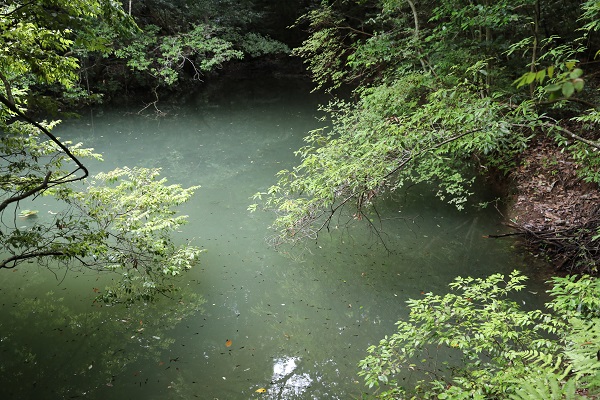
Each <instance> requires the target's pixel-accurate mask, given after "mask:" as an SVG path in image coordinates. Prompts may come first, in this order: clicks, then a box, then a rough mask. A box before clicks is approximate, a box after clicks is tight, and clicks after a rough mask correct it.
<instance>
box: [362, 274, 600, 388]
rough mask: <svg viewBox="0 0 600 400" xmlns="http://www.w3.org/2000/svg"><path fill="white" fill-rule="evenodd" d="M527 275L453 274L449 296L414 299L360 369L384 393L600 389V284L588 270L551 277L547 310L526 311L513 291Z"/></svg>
mask: <svg viewBox="0 0 600 400" xmlns="http://www.w3.org/2000/svg"><path fill="white" fill-rule="evenodd" d="M525 279H526V278H525V277H524V276H522V275H520V274H519V273H518V272H516V271H515V272H513V273H512V274H511V275H510V276H508V277H505V276H503V275H500V274H497V275H492V276H490V277H488V278H485V279H480V278H479V279H473V278H456V279H455V281H454V282H453V283H452V284H450V287H451V289H452V292H451V293H449V294H446V295H445V296H439V295H434V294H432V293H427V294H426V295H425V297H424V298H422V299H419V300H409V301H408V306H409V308H410V316H409V318H408V320H407V321H400V322H398V324H397V325H398V331H397V332H396V333H394V334H393V335H391V336H389V337H386V338H385V339H383V340H381V342H380V343H379V344H378V345H376V346H371V347H370V348H369V349H368V352H369V355H368V356H367V357H366V358H365V359H364V360H362V361H361V362H360V367H361V372H360V375H362V376H364V377H365V381H366V383H367V384H368V385H369V387H374V386H375V387H380V388H381V389H382V391H381V392H379V393H378V397H379V398H383V399H394V398H420V399H423V398H438V399H505V398H511V399H577V398H586V397H587V396H588V395H589V396H590V397H591V396H592V395H593V394H599V393H600V359H599V357H598V346H597V344H598V339H599V337H600V319H599V316H600V308H599V306H600V303H599V302H598V299H599V298H600V284H599V283H598V281H597V280H595V279H593V278H590V277H589V276H582V277H580V278H577V277H570V278H555V279H554V288H553V289H552V294H553V296H554V299H553V300H552V301H551V302H550V303H549V304H548V308H549V311H552V312H551V313H548V312H542V311H540V310H533V311H526V310H523V309H522V307H521V306H519V304H518V303H517V302H516V301H515V300H513V299H511V298H510V297H509V296H514V292H517V291H521V290H523V289H524V288H525V285H524V284H523V281H524V280H525ZM444 360H445V361H444ZM401 378H402V379H401Z"/></svg>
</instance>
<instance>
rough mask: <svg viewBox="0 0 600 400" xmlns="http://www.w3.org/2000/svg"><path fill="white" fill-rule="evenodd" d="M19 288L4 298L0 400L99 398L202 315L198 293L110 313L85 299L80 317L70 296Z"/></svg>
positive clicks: (25, 285)
mask: <svg viewBox="0 0 600 400" xmlns="http://www.w3.org/2000/svg"><path fill="white" fill-rule="evenodd" d="M11 279H12V283H13V284H14V283H16V282H17V281H18V280H19V279H18V277H17V276H14V274H13V276H12V277H11ZM4 283H6V282H4ZM18 283H19V284H20V285H23V286H22V287H21V288H19V289H22V288H27V292H25V291H23V290H19V289H17V291H18V292H21V293H20V294H18V295H15V296H14V297H13V298H14V299H15V300H17V301H15V302H13V303H12V304H11V303H7V300H8V298H7V296H6V295H7V294H8V292H9V291H10V290H9V288H7V287H6V286H4V290H3V293H2V294H3V296H2V297H1V298H2V301H3V302H4V304H2V308H3V311H4V312H3V313H2V315H1V319H0V332H1V335H2V337H1V340H0V373H1V375H2V378H1V382H2V385H0V398H2V399H11V400H18V399H34V398H35V399H60V398H75V397H80V396H86V397H88V398H97V397H96V395H97V392H99V391H102V390H111V389H112V388H113V387H114V386H115V385H118V384H120V383H121V382H122V381H124V380H129V379H130V378H131V376H130V375H129V373H126V372H125V371H127V370H128V369H129V368H131V366H133V365H137V364H139V363H146V364H147V363H148V362H150V363H152V364H154V363H160V362H161V361H160V358H161V355H162V354H164V352H165V351H167V350H168V349H169V348H170V347H171V346H172V345H173V344H174V343H175V342H176V340H175V338H174V337H172V335H171V333H170V332H171V331H172V330H173V329H174V328H175V327H176V326H177V324H179V323H180V322H181V321H182V320H184V319H185V318H188V317H189V316H190V315H192V314H197V313H199V312H201V306H202V304H203V302H204V300H203V299H202V298H201V296H199V295H197V294H195V293H189V292H188V293H184V292H182V293H181V297H180V298H178V299H176V302H175V304H173V303H171V302H170V301H169V302H157V303H154V304H137V305H134V306H132V307H127V308H125V307H116V306H115V307H106V306H104V305H102V304H99V303H94V302H93V300H92V298H93V297H92V296H85V297H84V298H83V299H82V298H80V299H79V300H80V301H81V302H87V305H88V306H87V307H85V308H87V310H83V311H82V310H81V308H80V306H81V304H80V305H77V304H73V298H71V299H70V300H71V301H69V302H67V301H65V299H64V297H63V295H64V293H57V292H55V291H48V292H46V293H44V294H36V292H37V293H39V291H40V289H42V288H41V287H40V286H39V285H31V284H29V283H28V282H26V281H22V282H18ZM80 283H84V284H85V280H84V282H81V281H80ZM94 284H95V285H97V284H98V282H94ZM35 286H37V287H35ZM41 286H44V285H41ZM28 292H29V293H31V295H30V296H28V295H27V294H25V293H28ZM61 292H62V290H61ZM90 292H91V293H94V292H93V291H91V290H90ZM73 295H74V294H73V293H71V294H70V296H73ZM159 316H160V317H159Z"/></svg>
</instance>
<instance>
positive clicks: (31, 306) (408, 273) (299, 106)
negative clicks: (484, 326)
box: [0, 77, 544, 399]
mask: <svg viewBox="0 0 600 400" xmlns="http://www.w3.org/2000/svg"><path fill="white" fill-rule="evenodd" d="M309 92H310V85H309V84H307V83H306V82H302V81H297V80H289V79H276V78H268V79H267V78H265V79H260V78H256V77H255V78H253V79H237V80H229V81H227V82H223V83H220V84H212V85H206V86H205V88H204V89H203V90H202V91H201V93H199V94H197V95H190V96H188V98H185V99H180V100H179V101H169V102H164V103H161V104H159V107H160V108H161V109H162V111H164V112H166V113H167V115H166V116H165V117H162V118H158V119H157V118H150V117H149V116H148V113H146V114H145V116H144V115H139V114H137V111H138V110H139V109H141V108H143V106H144V104H143V103H141V102H140V103H139V104H129V105H128V106H127V107H121V108H106V109H99V108H97V109H93V110H89V111H86V112H84V113H83V116H82V118H81V119H78V120H72V121H67V122H65V123H63V124H62V125H61V126H60V127H59V128H57V130H56V132H57V134H58V135H59V136H61V137H62V138H63V139H70V140H74V141H83V142H84V143H85V144H86V145H87V146H90V147H94V148H95V149H96V151H98V152H100V153H102V154H103V155H104V160H105V161H104V162H103V163H99V162H89V163H88V165H89V166H90V170H91V173H92V174H94V173H97V172H100V171H107V170H111V169H113V168H115V167H118V166H125V165H126V166H130V167H132V166H141V167H161V168H162V172H163V174H164V175H165V176H166V177H167V178H168V179H169V181H170V182H173V183H175V182H177V183H182V184H183V185H185V186H190V185H201V186H202V187H201V189H199V190H198V192H197V194H196V196H195V197H194V198H193V199H192V200H191V201H190V202H189V203H187V204H186V205H185V206H183V207H182V211H183V213H185V214H187V215H189V224H188V225H186V226H185V228H184V229H183V231H182V232H180V233H179V234H178V235H179V236H178V240H181V241H184V240H191V241H193V243H194V244H196V245H198V246H200V247H203V248H205V249H206V250H207V252H206V253H204V254H203V255H202V257H201V263H200V265H198V266H197V267H196V268H195V269H194V270H193V271H191V272H190V273H188V274H187V275H186V276H185V277H184V278H183V279H181V280H180V281H179V284H180V285H181V286H182V287H183V289H182V292H181V295H180V297H177V298H176V299H173V300H169V299H163V300H160V301H158V302H156V303H153V304H137V305H134V306H132V307H129V308H125V307H120V306H113V307H107V306H102V305H100V304H97V303H94V302H93V300H94V298H95V296H96V295H97V292H98V291H101V290H102V289H103V288H104V285H106V283H107V282H109V281H110V280H111V279H114V277H112V276H111V275H108V274H98V273H95V272H92V271H80V270H72V271H69V272H67V273H65V271H64V270H61V269H50V270H49V269H46V268H42V267H38V266H37V265H36V264H27V265H23V266H20V267H19V268H17V269H16V270H14V271H0V304H1V307H2V308H1V310H2V312H1V313H0V373H1V376H0V382H1V385H0V398H2V399H63V398H65V399H69V398H88V399H193V398H200V399H253V398H257V399H351V398H360V397H361V393H363V392H365V391H366V388H365V387H364V385H363V383H362V382H361V380H360V379H359V378H358V377H357V375H356V372H357V370H358V369H357V363H358V361H359V360H360V359H361V358H363V357H364V356H365V354H366V353H365V349H366V348H367V347H368V346H369V345H371V344H375V343H377V342H378V341H379V339H381V338H382V337H383V336H385V335H386V334H390V333H392V332H393V331H394V323H395V322H396V321H397V320H398V319H400V318H402V317H404V316H406V314H407V308H406V305H405V301H406V300H407V299H408V298H418V297H420V296H422V294H423V293H424V292H430V291H433V292H439V293H443V292H446V291H447V285H448V283H449V282H451V281H452V279H453V278H454V277H455V276H458V275H462V276H466V275H471V276H477V277H481V276H487V275H489V274H491V273H494V272H503V273H508V272H510V271H511V270H513V269H515V268H517V269H520V270H522V271H524V272H525V273H526V274H529V275H535V274H534V272H533V271H531V270H529V269H528V267H527V266H526V263H525V261H524V260H523V257H522V256H521V255H519V254H518V253H517V252H516V251H515V250H514V248H513V246H514V243H513V242H511V241H510V240H491V239H485V238H483V236H484V235H486V234H489V233H495V232H498V231H499V230H501V224H500V217H499V215H498V212H497V211H496V210H495V209H494V208H493V207H489V208H487V209H477V208H468V209H467V210H466V211H462V212H459V211H457V210H456V209H454V208H453V207H450V206H447V205H445V204H443V203H441V202H439V201H438V200H436V199H435V198H434V196H433V195H432V193H431V190H429V188H427V187H415V188H412V189H411V190H410V191H408V192H406V193H405V192H403V193H398V194H396V195H395V196H393V197H391V198H388V199H385V201H383V202H381V203H380V204H379V206H378V208H379V212H380V214H381V217H382V221H381V227H382V228H383V231H384V234H383V238H384V240H385V243H386V246H387V248H388V249H390V250H391V252H387V251H386V250H385V248H384V246H383V245H382V244H381V242H380V241H379V239H378V237H377V235H375V234H374V232H373V231H372V230H371V229H369V227H368V226H367V225H366V224H364V223H359V222H357V221H353V222H352V223H350V224H347V221H348V220H350V221H351V218H341V219H340V220H338V223H337V224H334V229H332V230H331V232H330V233H326V232H324V233H323V234H322V235H321V236H320V238H319V240H318V241H317V242H308V243H305V244H304V245H302V246H298V247H296V248H292V249H290V248H283V249H280V251H276V250H275V249H273V248H272V247H270V246H269V244H268V236H269V235H270V234H271V233H270V231H269V229H268V227H269V224H270V222H271V221H272V218H273V215H272V214H269V213H267V212H260V211H259V212H256V213H249V212H248V211H247V210H246V209H247V207H248V205H249V204H250V203H252V202H253V201H252V200H251V199H250V197H251V196H252V194H254V193H256V192H258V191H265V190H266V189H267V188H268V187H269V186H270V185H271V184H273V183H274V182H275V178H274V175H275V173H276V172H277V171H279V170H281V169H283V168H290V167H292V166H293V165H294V164H295V163H296V162H297V161H298V160H297V159H295V158H294V156H293V151H294V150H295V149H297V148H298V147H300V146H301V145H302V143H303V142H302V138H303V136H304V135H305V134H306V132H307V131H308V130H310V129H314V128H317V127H319V126H321V124H322V122H319V121H318V120H317V118H318V117H320V116H322V114H321V113H320V112H319V111H318V107H317V106H318V104H319V103H322V102H324V101H327V98H326V97H325V96H322V95H315V94H309ZM490 196H491V195H489V196H488V197H487V198H486V197H485V196H483V197H482V200H486V199H490V198H492V197H490ZM56 207H58V205H56V204H53V203H52V202H51V201H50V200H49V199H45V198H40V199H36V200H35V201H34V202H33V204H29V205H27V207H26V208H32V209H37V210H39V214H38V217H37V218H38V221H41V222H43V221H44V219H48V220H50V218H51V214H49V213H48V212H54V211H55V210H56ZM53 210H54V211H53ZM26 223H27V222H26V221H24V222H23V224H25V225H26ZM335 225H337V229H335ZM543 290H544V288H543V285H542V282H541V281H540V279H536V278H535V277H533V276H532V282H530V287H529V291H528V292H526V293H524V294H523V295H522V298H521V299H520V301H522V302H523V303H524V304H526V305H531V304H538V303H539V302H541V301H542V300H541V299H540V298H539V297H538V296H536V295H535V292H540V293H541V292H543ZM228 341H230V344H231V345H230V346H227V345H226V344H228V343H229V342H228ZM261 388H264V389H265V392H264V393H258V392H256V391H257V390H259V389H261Z"/></svg>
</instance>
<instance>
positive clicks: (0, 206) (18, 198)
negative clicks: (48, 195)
mask: <svg viewBox="0 0 600 400" xmlns="http://www.w3.org/2000/svg"><path fill="white" fill-rule="evenodd" d="M50 176H52V171H48V173H47V174H46V176H45V177H44V180H43V181H42V183H40V184H39V185H38V186H36V187H34V188H32V189H30V190H28V191H26V192H24V193H21V194H20V195H18V196H13V197H10V198H8V199H6V200H4V201H3V202H2V203H1V204H0V212H2V211H3V210H4V209H5V208H6V207H8V205H9V204H11V203H14V202H17V201H21V200H23V199H26V198H27V197H29V196H33V195H34V194H36V193H37V192H41V191H42V190H45V189H47V188H48V181H49V180H50ZM0 268H1V267H0Z"/></svg>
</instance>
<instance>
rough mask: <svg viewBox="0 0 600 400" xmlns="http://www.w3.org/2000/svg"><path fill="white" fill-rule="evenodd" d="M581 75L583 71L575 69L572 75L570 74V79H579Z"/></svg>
mask: <svg viewBox="0 0 600 400" xmlns="http://www.w3.org/2000/svg"><path fill="white" fill-rule="evenodd" d="M581 75H583V70H582V69H581V68H575V69H574V70H573V71H571V73H570V74H569V78H571V79H577V78H579V77H580V76H581Z"/></svg>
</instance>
